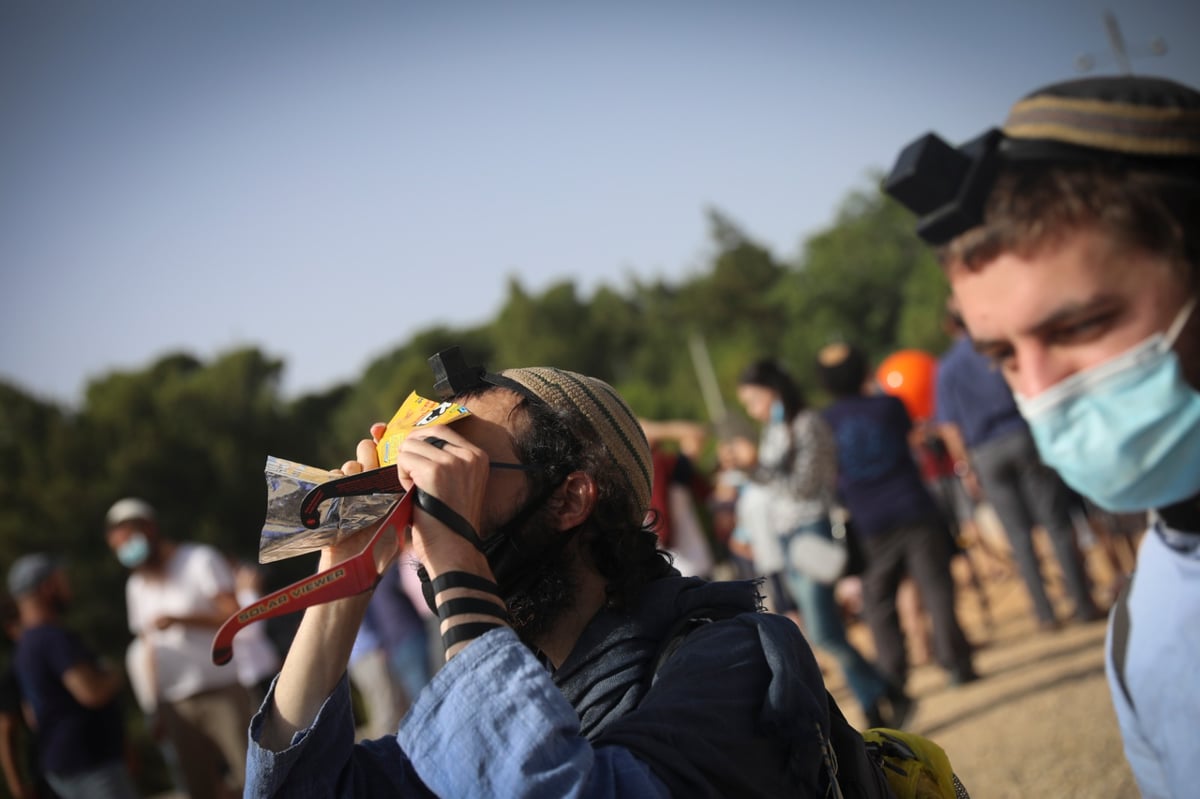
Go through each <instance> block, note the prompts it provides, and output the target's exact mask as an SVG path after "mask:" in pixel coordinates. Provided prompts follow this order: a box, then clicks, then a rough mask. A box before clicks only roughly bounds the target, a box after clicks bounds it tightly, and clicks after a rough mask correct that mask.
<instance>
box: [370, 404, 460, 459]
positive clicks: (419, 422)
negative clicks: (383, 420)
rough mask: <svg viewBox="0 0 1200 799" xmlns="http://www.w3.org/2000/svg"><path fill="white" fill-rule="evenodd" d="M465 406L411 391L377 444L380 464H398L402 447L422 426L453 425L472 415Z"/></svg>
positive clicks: (376, 448)
mask: <svg viewBox="0 0 1200 799" xmlns="http://www.w3.org/2000/svg"><path fill="white" fill-rule="evenodd" d="M470 413H471V412H470V411H468V410H467V409H466V408H465V407H463V406H462V405H459V404H458V403H456V402H435V401H433V400H428V399H425V398H424V397H420V396H418V395H417V392H415V391H414V392H412V393H411V394H409V395H408V399H406V400H404V404H403V405H401V406H400V410H398V411H396V414H395V416H393V417H392V420H391V421H390V422H388V425H387V429H386V430H384V431H383V437H382V438H380V439H379V443H378V444H376V445H375V450H376V452H377V453H378V454H379V465H380V466H390V465H391V464H393V463H395V462H396V457H397V456H398V455H399V453H400V444H401V443H403V441H404V439H406V438H408V434H409V433H411V432H412V431H414V430H418V429H420V428H422V427H433V426H436V425H440V424H450V423H451V422H453V421H456V420H458V419H461V418H463V417H464V416H468V415H470Z"/></svg>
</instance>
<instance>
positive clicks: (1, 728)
mask: <svg viewBox="0 0 1200 799" xmlns="http://www.w3.org/2000/svg"><path fill="white" fill-rule="evenodd" d="M0 622H2V623H3V625H4V635H5V638H7V639H8V640H9V641H11V642H12V643H14V644H15V643H16V642H17V639H18V638H20V637H21V616H20V613H18V611H17V603H15V602H13V601H12V598H11V597H8V596H4V597H0ZM0 771H3V772H4V783H5V785H6V786H7V787H8V792H9V794H11V795H12V797H13V799H54V796H55V794H54V791H53V790H52V789H51V788H50V786H49V785H47V784H46V780H45V777H44V776H43V775H42V770H41V767H40V766H39V765H38V757H37V738H36V737H35V736H34V734H33V730H31V729H29V725H28V724H27V723H25V716H24V714H23V713H22V711H21V687H20V686H19V685H18V684H17V672H16V671H15V669H14V668H13V664H12V663H11V662H10V663H8V664H7V665H6V666H5V668H4V670H3V671H2V672H0Z"/></svg>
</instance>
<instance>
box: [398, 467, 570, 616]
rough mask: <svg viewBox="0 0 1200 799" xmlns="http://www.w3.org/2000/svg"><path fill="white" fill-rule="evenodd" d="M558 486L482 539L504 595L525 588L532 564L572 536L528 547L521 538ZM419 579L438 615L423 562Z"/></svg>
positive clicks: (542, 494) (483, 548) (561, 536)
mask: <svg viewBox="0 0 1200 799" xmlns="http://www.w3.org/2000/svg"><path fill="white" fill-rule="evenodd" d="M557 489H558V485H556V484H551V485H549V486H547V488H546V489H545V490H544V491H542V493H541V494H539V495H538V496H536V497H532V498H531V499H530V500H529V501H527V502H526V503H525V505H524V506H522V507H521V509H520V510H518V511H517V512H516V513H515V514H513V517H512V518H511V519H509V520H508V521H507V522H505V523H504V524H502V525H500V526H499V527H497V528H496V529H495V530H493V531H492V532H491V534H490V535H488V537H487V538H485V539H484V540H483V546H482V547H481V551H482V552H483V556H484V557H485V558H487V562H488V565H489V566H491V568H492V574H493V575H494V576H495V578H496V584H497V585H498V586H499V587H500V596H501V598H507V597H510V596H512V595H513V594H514V593H515V592H516V591H519V590H521V589H522V588H524V587H526V583H527V582H528V581H529V579H530V578H531V577H532V576H533V571H534V568H533V567H534V566H535V565H536V564H537V563H538V562H539V561H541V559H542V558H543V557H544V556H545V555H546V554H547V553H549V551H550V549H551V548H552V547H556V546H558V547H561V546H563V545H565V543H566V541H567V539H568V538H570V536H568V535H559V536H553V537H552V538H551V540H549V541H547V542H545V543H544V544H542V545H541V546H529V542H528V541H523V540H521V539H523V538H524V536H522V535H521V533H522V531H523V529H524V528H525V525H527V524H528V523H529V520H530V519H531V518H533V515H534V514H535V513H537V512H538V511H539V510H541V508H542V506H543V505H545V503H546V500H548V499H549V498H550V495H551V494H553V493H554V492H555V491H556V490H557ZM417 579H419V580H420V581H421V596H422V597H423V598H424V599H425V604H426V605H427V606H428V607H429V610H430V612H432V613H433V614H435V615H436V614H437V604H436V603H435V602H434V598H435V594H434V592H433V581H432V580H430V579H429V572H427V571H425V566H424V565H423V564H422V565H418V566H417Z"/></svg>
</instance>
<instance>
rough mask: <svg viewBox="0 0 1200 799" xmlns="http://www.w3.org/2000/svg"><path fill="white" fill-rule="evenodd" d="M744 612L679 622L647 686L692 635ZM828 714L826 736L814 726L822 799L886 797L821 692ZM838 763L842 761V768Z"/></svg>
mask: <svg viewBox="0 0 1200 799" xmlns="http://www.w3.org/2000/svg"><path fill="white" fill-rule="evenodd" d="M742 612H744V611H736V612H732V613H731V612H728V611H722V610H716V611H714V612H712V613H711V614H709V615H697V616H690V617H687V618H684V619H681V620H679V621H678V622H676V623H675V625H674V626H673V627H672V628H671V631H670V632H669V633H668V634H667V635H666V636H665V637H664V639H663V644H662V646H661V647H660V648H659V651H658V654H657V655H656V656H655V658H654V662H653V667H652V668H651V670H650V685H654V683H655V682H657V680H658V672H659V671H660V670H661V669H662V667H663V666H664V665H665V664H666V662H667V661H668V660H670V659H671V656H673V655H674V654H675V653H676V652H677V651H678V650H679V647H681V646H683V643H684V640H685V639H686V638H687V636H688V635H689V634H690V633H692V632H693V631H695V630H697V629H699V628H700V627H703V626H704V625H706V624H709V623H711V622H714V621H719V620H723V619H731V618H733V617H735V616H737V615H740V613H742ZM825 701H826V704H827V706H828V711H829V729H830V734H829V735H828V736H826V735H825V732H824V730H822V729H821V726H820V725H819V724H818V725H817V726H816V731H815V732H816V736H817V740H818V741H819V742H820V745H821V756H822V759H823V760H824V764H825V770H826V772H827V774H828V775H829V788H828V790H827V792H826V794H825V799H877V797H890V795H891V792H890V791H889V790H888V787H887V780H886V778H885V777H884V775H883V772H882V770H881V769H880V768H879V766H878V764H877V763H876V762H875V761H874V760H873V759H872V758H871V757H870V756H869V755H868V753H867V751H866V747H865V746H864V743H863V739H862V736H861V734H860V733H859V732H858V731H857V730H855V729H854V728H853V727H851V726H850V723H849V722H848V721H846V717H845V716H843V715H842V710H841V708H840V707H838V704H837V702H836V701H835V700H834V698H833V697H832V696H831V695H830V694H829V691H825ZM840 760H844V761H846V763H845V767H844V768H843V767H842V766H841V764H840Z"/></svg>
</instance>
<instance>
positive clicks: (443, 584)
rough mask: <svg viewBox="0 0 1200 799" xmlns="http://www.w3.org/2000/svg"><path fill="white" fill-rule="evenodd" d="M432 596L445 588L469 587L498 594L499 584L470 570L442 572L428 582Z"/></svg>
mask: <svg viewBox="0 0 1200 799" xmlns="http://www.w3.org/2000/svg"><path fill="white" fill-rule="evenodd" d="M430 586H431V587H432V588H433V593H434V596H436V595H438V594H440V593H441V592H442V591H445V590H446V589H447V588H470V589H472V590H475V591H487V592H488V593H489V594H495V595H496V596H500V586H498V585H496V584H495V583H494V582H492V581H491V580H489V579H487V578H486V577H480V576H479V575H478V574H472V573H471V572H442V573H441V574H439V575H438V576H437V577H435V578H434V580H433V582H431V583H430Z"/></svg>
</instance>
